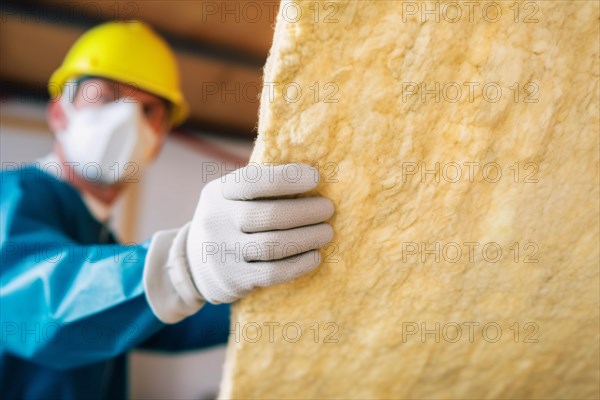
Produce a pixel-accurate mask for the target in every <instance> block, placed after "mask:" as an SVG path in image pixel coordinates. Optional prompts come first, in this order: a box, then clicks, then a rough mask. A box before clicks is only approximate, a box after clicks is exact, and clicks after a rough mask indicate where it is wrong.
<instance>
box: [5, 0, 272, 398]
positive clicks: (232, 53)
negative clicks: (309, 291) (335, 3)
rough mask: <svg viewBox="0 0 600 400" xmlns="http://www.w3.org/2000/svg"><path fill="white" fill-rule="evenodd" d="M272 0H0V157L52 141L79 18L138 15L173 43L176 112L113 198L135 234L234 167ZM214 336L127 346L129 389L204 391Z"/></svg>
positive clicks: (202, 394) (146, 394) (152, 227)
mask: <svg viewBox="0 0 600 400" xmlns="http://www.w3.org/2000/svg"><path fill="white" fill-rule="evenodd" d="M278 4H279V2H278V1H233V0H231V1H201V0H194V1H167V0H157V1H156V0H155V1H96V2H95V1H81V0H78V1H59V2H46V1H43V2H42V1H26V2H23V1H19V2H13V1H4V2H3V3H2V4H1V5H0V11H1V21H0V161H1V162H2V164H3V166H5V165H6V164H7V163H15V162H16V163H22V162H25V163H27V162H32V161H34V160H35V159H36V158H38V157H42V156H44V155H46V154H48V153H49V152H51V150H52V143H53V136H52V133H51V132H50V130H49V129H48V127H47V125H46V104H47V101H48V100H49V99H48V94H47V90H46V85H47V81H48V79H49V77H50V74H51V73H52V72H53V71H54V70H55V69H56V68H57V67H58V66H59V64H60V63H61V61H62V59H63V57H64V55H65V54H66V52H67V51H68V49H69V47H70V46H71V45H72V44H73V42H74V41H75V40H76V39H77V38H78V37H79V35H81V34H82V33H83V32H84V31H85V30H87V29H88V28H90V27H92V26H94V25H96V24H98V23H101V22H104V21H109V20H115V19H120V20H128V19H138V20H143V21H145V22H147V23H149V24H150V25H152V26H153V27H154V28H155V29H156V30H157V31H158V32H159V33H161V34H162V35H163V37H165V39H167V41H168V42H169V43H170V44H171V46H172V47H173V48H174V50H175V51H176V54H177V57H178V60H179V65H180V70H181V73H182V85H183V91H184V94H185V96H186V98H187V100H188V101H189V103H190V106H191V116H190V119H189V120H188V122H187V123H186V124H185V125H184V126H182V127H181V128H179V129H177V131H175V132H172V133H171V134H170V136H169V138H168V139H167V142H166V145H165V148H164V150H163V152H162V153H161V155H160V156H159V158H158V160H157V161H156V162H155V164H153V165H152V166H151V167H150V168H149V169H148V171H147V172H146V173H145V174H144V177H143V179H142V180H141V181H140V183H139V184H137V185H134V186H133V187H132V189H131V190H129V191H128V192H127V193H126V194H125V195H124V196H123V198H122V199H121V200H120V201H119V203H118V205H117V209H116V213H115V215H114V217H113V219H112V225H113V228H114V229H115V231H116V232H117V235H118V236H119V237H120V239H121V241H123V242H131V241H136V242H139V241H142V240H145V239H147V238H149V237H150V236H151V235H152V234H153V233H154V232H155V231H157V230H159V229H168V228H174V227H179V226H181V225H183V224H184V223H186V222H187V221H188V220H189V219H190V218H191V216H192V214H193V211H194V209H195V206H196V202H197V199H198V194H199V193H200V190H201V189H202V187H203V186H204V185H205V184H206V183H207V182H208V181H210V180H212V179H214V178H216V177H218V176H220V175H221V174H222V173H227V172H230V171H232V170H233V169H236V168H239V167H241V166H243V165H245V163H247V160H248V158H249V155H250V152H251V150H252V145H253V140H254V138H255V135H256V130H255V127H256V124H257V114H258V105H259V100H258V98H259V94H260V90H261V87H262V82H261V75H262V70H261V69H262V66H263V65H264V62H265V60H266V56H267V53H268V49H269V47H270V45H271V39H272V34H273V31H272V30H273V25H274V21H275V15H276V13H277V8H278ZM223 360H224V347H221V348H213V349H209V350H206V351H196V352H190V353H186V354H178V355H165V354H158V353H149V352H134V353H133V354H132V355H131V357H130V369H131V374H130V396H131V397H132V398H186V399H190V398H198V399H200V398H213V397H214V396H215V394H216V392H217V390H218V384H219V381H220V377H221V368H222V363H223Z"/></svg>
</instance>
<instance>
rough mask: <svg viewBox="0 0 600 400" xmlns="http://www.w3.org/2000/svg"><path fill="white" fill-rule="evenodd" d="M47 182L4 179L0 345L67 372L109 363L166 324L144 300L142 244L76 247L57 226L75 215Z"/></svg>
mask: <svg viewBox="0 0 600 400" xmlns="http://www.w3.org/2000/svg"><path fill="white" fill-rule="evenodd" d="M44 179H45V178H44ZM47 185H49V186H47ZM52 185H56V184H55V183H53V182H51V181H49V180H42V181H40V182H31V183H30V185H29V186H27V185H26V186H23V185H22V184H21V183H19V179H18V178H17V177H7V176H6V175H3V176H2V193H1V195H2V197H1V199H2V202H1V212H2V225H1V230H0V245H1V256H2V263H1V271H2V274H1V277H0V319H1V324H2V326H1V328H2V347H3V348H4V350H5V351H7V352H10V353H12V354H14V355H16V356H18V357H21V358H24V359H28V360H31V361H33V362H36V363H39V364H43V365H46V366H48V367H51V368H56V369H67V368H72V367H78V366H82V365H86V364H90V363H94V362H98V361H102V360H106V359H109V358H112V357H114V356H116V355H117V354H119V353H122V352H124V351H126V350H128V349H131V348H133V347H135V346H137V345H138V344H139V343H141V342H142V341H143V340H145V339H146V338H148V337H149V336H150V335H152V334H153V333H154V332H156V331H158V330H159V329H160V328H162V327H164V326H165V325H164V324H163V323H161V322H160V321H159V320H158V319H157V318H156V317H155V316H154V314H153V312H152V311H151V309H150V307H149V306H148V303H147V301H146V299H145V297H144V289H143V285H142V274H143V268H144V263H145V257H146V254H147V247H148V243H144V244H141V245H133V246H124V245H117V244H108V245H81V244H78V243H76V242H74V240H73V239H72V238H70V237H69V236H67V234H66V233H65V232H63V231H62V229H60V224H61V221H64V219H65V216H66V218H71V217H72V218H74V219H76V218H77V216H73V214H74V210H72V209H71V210H70V209H69V206H71V207H72V205H70V204H68V203H67V204H65V202H64V195H65V193H64V192H57V191H55V190H54V189H53V188H54V187H55V186H52ZM49 187H50V188H49ZM61 196H62V197H61ZM71 198H72V197H71ZM72 208H75V207H72ZM79 217H81V216H79Z"/></svg>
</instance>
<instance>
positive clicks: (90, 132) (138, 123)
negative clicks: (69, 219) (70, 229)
mask: <svg viewBox="0 0 600 400" xmlns="http://www.w3.org/2000/svg"><path fill="white" fill-rule="evenodd" d="M67 97H68V96H63V98H65V99H66V98H67ZM62 105H63V109H64V110H65V113H66V115H67V119H68V120H67V128H66V129H65V130H64V131H62V132H60V133H59V134H58V135H57V138H58V141H59V142H60V144H61V146H62V150H63V153H64V157H65V159H66V161H67V162H69V163H71V164H70V165H72V166H73V168H74V170H75V172H76V173H77V174H78V175H79V176H81V177H83V178H84V179H86V180H87V181H89V182H93V183H100V184H105V185H112V184H115V183H118V182H137V180H139V178H140V172H141V171H142V170H143V169H144V167H145V166H146V165H147V164H148V162H149V161H150V159H151V157H152V153H153V151H154V149H155V148H156V146H157V145H158V138H157V135H155V134H154V132H153V131H152V128H151V127H150V125H149V123H148V121H147V120H146V118H145V117H144V115H143V112H142V107H141V105H140V104H139V103H137V102H136V101H135V100H133V99H127V98H122V99H119V100H118V101H116V102H111V103H107V104H103V105H101V106H94V107H86V108H82V109H75V108H74V107H73V104H71V102H70V101H69V100H66V101H63V102H62Z"/></svg>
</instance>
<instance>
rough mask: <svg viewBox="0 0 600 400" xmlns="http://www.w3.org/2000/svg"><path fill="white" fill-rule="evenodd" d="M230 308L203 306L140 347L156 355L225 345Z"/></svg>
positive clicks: (208, 304) (225, 306) (226, 305)
mask: <svg viewBox="0 0 600 400" xmlns="http://www.w3.org/2000/svg"><path fill="white" fill-rule="evenodd" d="M228 336H229V304H220V305H213V304H210V303H206V304H205V305H204V306H203V307H202V309H201V310H200V311H199V312H198V313H196V314H195V315H193V316H191V317H189V318H186V319H184V320H183V321H181V322H179V323H177V324H174V325H167V326H166V327H165V328H163V329H161V330H160V331H159V332H158V333H156V334H154V335H153V336H152V337H150V338H149V339H148V340H146V341H145V342H143V343H142V344H141V345H140V346H139V347H140V348H141V349H148V350H159V351H169V352H176V351H185V350H191V349H200V348H205V347H210V346H216V345H220V344H224V343H227V338H228Z"/></svg>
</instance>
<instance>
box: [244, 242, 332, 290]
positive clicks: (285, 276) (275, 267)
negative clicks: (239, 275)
mask: <svg viewBox="0 0 600 400" xmlns="http://www.w3.org/2000/svg"><path fill="white" fill-rule="evenodd" d="M320 263H321V255H320V254H319V251H318V250H311V251H307V252H306V253H302V254H300V255H297V256H294V257H289V258H286V259H283V260H277V261H258V262H252V263H248V264H247V265H249V266H250V268H252V269H253V271H254V275H253V276H254V279H255V281H254V286H255V287H259V286H260V287H267V286H273V285H278V284H280V283H283V282H288V281H291V280H293V279H296V278H298V277H300V276H302V275H304V274H307V273H309V272H310V271H312V270H314V269H315V268H316V267H317V266H318V265H319V264H320Z"/></svg>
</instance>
